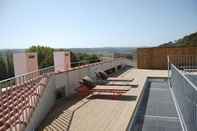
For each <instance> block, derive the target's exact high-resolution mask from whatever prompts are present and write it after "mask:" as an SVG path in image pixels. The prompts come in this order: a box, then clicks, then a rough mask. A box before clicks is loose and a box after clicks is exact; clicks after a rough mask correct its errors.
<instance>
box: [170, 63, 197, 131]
mask: <svg viewBox="0 0 197 131" xmlns="http://www.w3.org/2000/svg"><path fill="white" fill-rule="evenodd" d="M187 74H188V73H187ZM187 74H184V73H183V72H181V71H180V70H178V69H177V68H176V67H175V66H174V65H171V79H170V83H171V87H172V89H173V92H174V95H175V98H176V100H177V103H178V105H179V108H180V111H181V114H182V117H183V120H184V123H185V126H186V127H185V128H187V130H188V131H196V129H197V86H196V84H197V83H196V77H195V76H192V75H187Z"/></svg>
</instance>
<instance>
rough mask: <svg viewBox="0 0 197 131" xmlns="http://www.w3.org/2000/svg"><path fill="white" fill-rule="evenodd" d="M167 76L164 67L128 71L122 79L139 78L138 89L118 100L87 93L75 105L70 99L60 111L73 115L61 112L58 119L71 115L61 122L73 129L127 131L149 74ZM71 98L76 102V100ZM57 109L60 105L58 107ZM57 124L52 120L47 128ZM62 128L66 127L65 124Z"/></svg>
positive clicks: (137, 79) (72, 130) (75, 130)
mask: <svg viewBox="0 0 197 131" xmlns="http://www.w3.org/2000/svg"><path fill="white" fill-rule="evenodd" d="M166 76H167V71H161V70H140V69H131V70H128V71H127V72H125V73H123V74H121V75H120V76H119V78H125V79H126V78H135V82H137V83H138V84H139V86H138V87H137V88H131V89H130V90H129V91H128V92H126V93H125V94H123V95H122V96H121V97H119V98H118V99H115V100H114V99H109V98H108V97H106V98H98V97H96V98H91V96H87V97H85V98H83V99H81V100H78V101H77V102H75V103H74V104H73V103H72V102H71V103H72V104H70V103H69V101H68V102H67V101H65V103H64V104H66V105H65V106H68V107H67V108H65V106H64V107H63V109H62V110H61V111H60V112H64V113H66V112H68V114H72V115H62V114H63V113H62V114H61V113H60V114H59V115H57V116H56V117H55V119H58V118H59V117H61V119H63V118H64V117H68V116H69V118H67V119H68V121H69V122H65V123H61V124H59V125H62V124H64V125H66V124H68V123H69V131H126V129H127V126H128V124H129V121H130V119H131V117H132V116H133V115H134V114H133V113H134V110H135V108H136V105H137V102H138V100H139V96H140V94H141V92H142V90H143V87H144V84H145V81H146V79H147V77H166ZM102 88H103V87H102ZM109 88H111V87H109ZM117 88H122V87H117ZM90 98H91V99H90ZM71 101H73V99H72V100H71ZM69 104H70V105H69ZM62 105H63V104H62ZM56 108H60V107H59V106H57V107H56ZM62 116H63V117H62ZM55 119H54V121H55ZM59 119H60V118H59ZM65 119H66V118H65ZM59 122H60V121H59ZM61 122H62V121H61ZM53 125H56V126H57V122H55V123H53V122H49V123H48V125H47V126H46V127H47V128H49V127H54V126H53ZM59 127H66V126H63V125H62V126H59ZM65 129H67V128H65Z"/></svg>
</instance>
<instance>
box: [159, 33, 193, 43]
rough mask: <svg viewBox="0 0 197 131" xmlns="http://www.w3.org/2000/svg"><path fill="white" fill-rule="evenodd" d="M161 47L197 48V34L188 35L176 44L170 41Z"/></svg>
mask: <svg viewBox="0 0 197 131" xmlns="http://www.w3.org/2000/svg"><path fill="white" fill-rule="evenodd" d="M159 47H197V32H195V33H192V34H190V35H186V36H184V37H183V38H181V39H178V40H176V41H174V42H172V41H170V42H168V43H164V44H161V45H159Z"/></svg>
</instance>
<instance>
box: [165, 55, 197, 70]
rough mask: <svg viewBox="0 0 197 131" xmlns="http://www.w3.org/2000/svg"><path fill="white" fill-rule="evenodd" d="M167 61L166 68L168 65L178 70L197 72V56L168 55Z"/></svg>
mask: <svg viewBox="0 0 197 131" xmlns="http://www.w3.org/2000/svg"><path fill="white" fill-rule="evenodd" d="M167 59H168V68H170V66H169V65H170V64H173V65H175V66H176V67H177V68H178V69H179V70H182V71H185V72H197V55H170V56H168V57H167Z"/></svg>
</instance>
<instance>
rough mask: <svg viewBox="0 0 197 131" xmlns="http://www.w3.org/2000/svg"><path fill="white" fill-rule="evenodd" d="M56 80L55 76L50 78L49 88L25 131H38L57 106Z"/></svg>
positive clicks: (46, 88)
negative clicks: (41, 123) (55, 105)
mask: <svg viewBox="0 0 197 131" xmlns="http://www.w3.org/2000/svg"><path fill="white" fill-rule="evenodd" d="M54 79H55V76H51V77H50V78H49V81H48V84H47V87H45V90H44V93H43V95H42V96H41V98H40V100H39V103H38V106H37V107H36V109H35V110H34V112H33V115H32V117H31V119H30V122H29V123H28V125H27V127H26V129H25V131H36V128H37V127H38V126H39V125H40V122H42V120H43V119H44V118H45V117H46V115H47V114H48V113H49V111H50V110H51V108H52V107H53V105H54V104H55V100H56V97H55V83H54Z"/></svg>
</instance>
